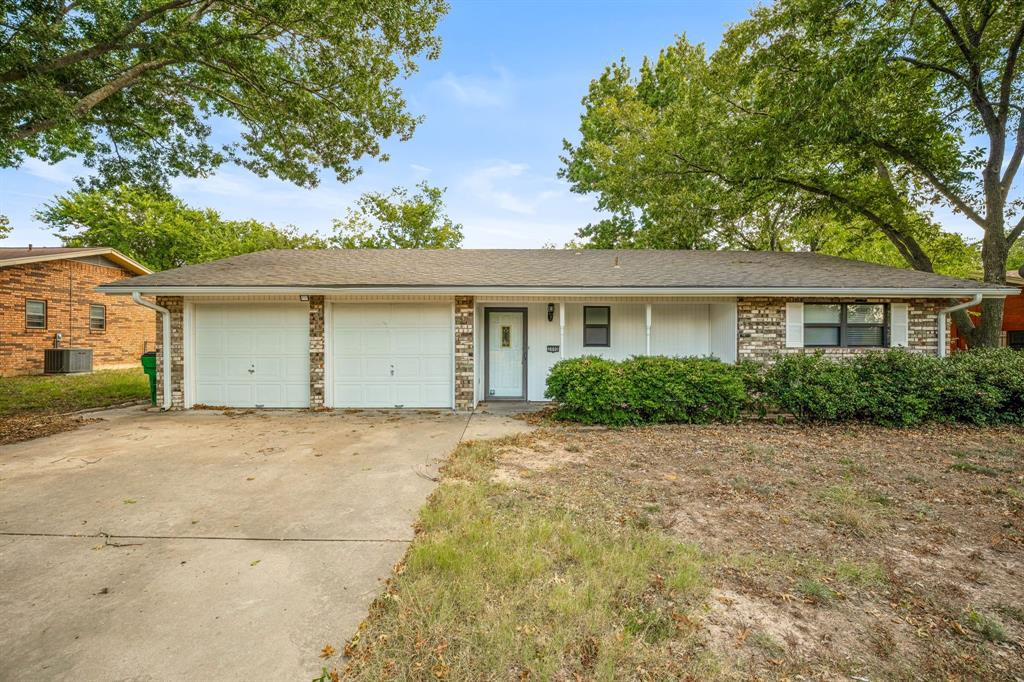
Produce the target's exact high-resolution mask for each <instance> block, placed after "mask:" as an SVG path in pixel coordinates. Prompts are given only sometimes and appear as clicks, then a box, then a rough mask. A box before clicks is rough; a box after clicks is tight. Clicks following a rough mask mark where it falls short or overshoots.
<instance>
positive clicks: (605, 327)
mask: <svg viewBox="0 0 1024 682" xmlns="http://www.w3.org/2000/svg"><path fill="white" fill-rule="evenodd" d="M583 345H584V346H610V345H612V309H611V308H610V307H608V306H606V305H602V306H593V305H586V306H583Z"/></svg>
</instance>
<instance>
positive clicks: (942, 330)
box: [939, 294, 982, 358]
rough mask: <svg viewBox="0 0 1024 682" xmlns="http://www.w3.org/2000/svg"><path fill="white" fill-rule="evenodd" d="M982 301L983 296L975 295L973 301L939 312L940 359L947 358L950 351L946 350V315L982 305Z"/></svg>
mask: <svg viewBox="0 0 1024 682" xmlns="http://www.w3.org/2000/svg"><path fill="white" fill-rule="evenodd" d="M981 299H982V295H981V294H975V295H974V298H972V299H971V300H969V301H967V302H966V303H957V304H956V305H954V306H950V307H949V308H943V309H942V310H940V311H939V357H940V358H944V357H946V353H947V351H948V349H947V348H946V346H947V343H946V315H948V314H949V313H955V312H956V311H958V310H965V309H966V308H970V307H971V306H976V305H978V304H979V303H981Z"/></svg>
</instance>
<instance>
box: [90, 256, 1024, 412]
mask: <svg viewBox="0 0 1024 682" xmlns="http://www.w3.org/2000/svg"><path fill="white" fill-rule="evenodd" d="M101 289H102V290H103V291H104V292H106V293H109V294H131V295H132V296H133V297H134V298H135V300H136V301H137V302H139V303H141V304H142V305H149V306H154V304H152V303H150V302H148V301H147V300H146V299H143V298H142V296H143V295H145V296H147V297H155V300H156V304H155V306H154V307H155V308H156V309H157V311H158V313H160V315H159V316H158V317H160V318H161V320H160V321H159V322H158V327H159V328H158V345H159V346H160V348H161V352H160V353H159V354H158V359H159V363H158V376H159V377H160V383H161V389H160V390H161V392H162V395H163V401H164V407H165V408H189V407H192V406H194V405H211V406H229V407H312V408H321V407H339V408H340V407H388V408H390V407H418V408H454V409H458V410H469V409H472V408H473V407H474V406H475V405H476V404H477V403H478V402H480V401H484V400H543V399H544V388H545V379H546V376H547V373H548V371H549V369H550V368H551V366H552V365H553V364H554V363H555V362H557V361H558V360H559V359H561V358H567V357H574V356H579V355H586V354H593V355H602V356H605V357H609V358H626V357H629V356H632V355H643V354H658V355H678V356H686V355H705V356H715V357H718V358H721V359H722V360H723V361H725V362H734V361H736V360H742V359H753V360H766V361H767V360H770V359H771V358H772V357H773V356H774V355H775V354H778V353H802V352H807V351H811V350H819V349H820V350H824V351H825V352H826V353H829V354H834V355H845V354H849V353H856V352H859V351H863V350H866V349H872V348H886V347H904V348H908V349H910V350H911V351H915V352H921V353H934V354H942V353H944V352H945V347H946V345H947V341H946V336H945V335H946V334H947V328H948V321H947V320H948V318H947V315H948V312H949V310H950V308H951V307H952V306H953V305H954V304H955V303H956V302H957V301H961V302H962V303H960V304H959V305H960V306H967V305H973V304H977V303H978V302H979V301H981V299H982V297H990V296H991V297H1005V296H1008V295H1012V294H1015V293H1017V292H1018V291H1019V290H1018V289H1017V288H1014V287H1006V286H999V285H992V284H984V283H979V282H974V281H969V280H961V279H953V278H950V277H942V276H939V275H933V274H928V273H923V272H915V271H912V270H901V269H898V268H890V267H884V266H880V265H873V264H869V263H861V262H855V261H849V260H843V259H840V258H834V257H830V256H823V255H819V254H814V253H764V252H736V251H596V250H554V249H541V250H450V251H415V250H402V251H393V250H337V249H332V250H322V251H262V252H259V253H252V254H247V255H244V256H237V257H234V258H227V259H224V260H219V261H214V262H210V263H203V264H200V265H192V266H188V267H183V268H178V269H176V270H168V271H165V272H159V273H156V274H151V275H146V276H144V277H136V278H133V279H129V280H124V281H118V282H113V283H110V284H107V285H105V286H103V287H101ZM951 299H954V300H953V301H951Z"/></svg>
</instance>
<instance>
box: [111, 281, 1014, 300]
mask: <svg viewBox="0 0 1024 682" xmlns="http://www.w3.org/2000/svg"><path fill="white" fill-rule="evenodd" d="M97 289H98V290H99V291H102V292H103V293H105V294H115V295H116V294H130V293H132V292H135V291H138V292H139V293H142V294H150V295H160V296H202V295H209V296H225V295H228V296H230V295H233V294H234V295H239V296H251V295H260V294H295V295H310V294H312V295H339V294H341V295H343V294H352V295H365V294H409V295H424V294H428V295H429V294H433V295H452V296H483V295H488V294H502V295H506V296H507V295H510V294H522V295H524V296H560V295H565V296H813V297H823V296H845V297H849V296H876V297H882V296H891V297H900V298H906V297H921V298H965V297H968V296H974V295H976V294H981V295H982V296H984V297H985V298H1005V297H1006V296H1013V295H1015V294H1018V293H1020V289H1017V288H1015V287H1003V288H999V289H945V288H936V287H931V288H892V287H890V288H871V289H853V288H843V287H827V288H816V287H815V288H812V287H805V288H800V287H763V288H757V289H752V288H740V287H700V288H697V287H446V286H438V287H413V286H408V287H378V286H365V287H296V286H283V287H278V286H263V287H259V286H257V287H225V286H151V287H146V286H132V285H131V284H127V283H126V284H124V285H121V284H108V285H104V286H100V287H97Z"/></svg>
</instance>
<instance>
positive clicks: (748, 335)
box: [736, 297, 946, 362]
mask: <svg viewBox="0 0 1024 682" xmlns="http://www.w3.org/2000/svg"><path fill="white" fill-rule="evenodd" d="M790 301H797V302H799V301H803V302H807V301H806V300H805V299H801V298H769V297H744V298H740V299H738V300H737V302H736V312H737V330H738V332H737V333H738V338H737V344H736V350H737V357H738V359H740V360H756V361H759V362H768V361H770V360H771V359H772V357H774V356H775V355H777V354H787V353H814V352H817V351H822V352H824V353H825V355H828V356H832V357H846V356H850V355H855V354H857V353H863V352H867V351H870V350H872V349H871V348H786V303H787V302H790ZM865 301H866V302H868V303H889V302H891V301H893V299H884V298H869V299H852V298H839V299H829V301H828V302H830V303H854V302H865ZM900 302H905V303H908V304H909V311H908V312H909V320H908V322H909V330H908V338H907V341H908V344H907V348H908V349H909V350H911V351H914V352H918V353H928V354H929V355H935V354H937V353H938V312H939V310H941V309H942V308H943V307H944V306H945V305H946V304H945V303H944V302H943V301H941V300H936V299H926V298H918V299H904V300H901V301H900ZM875 350H877V349H875Z"/></svg>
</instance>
